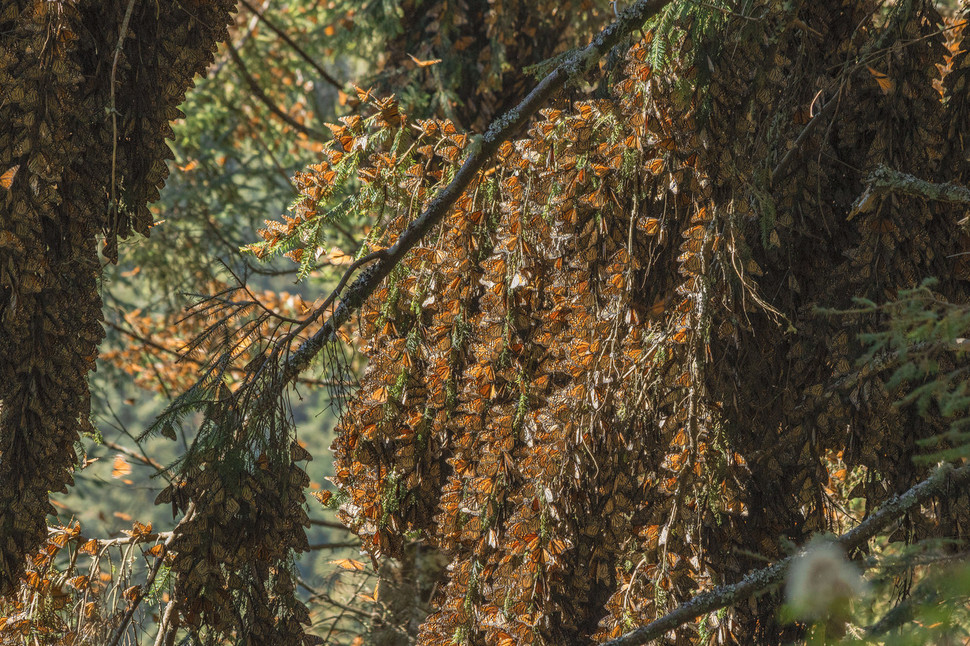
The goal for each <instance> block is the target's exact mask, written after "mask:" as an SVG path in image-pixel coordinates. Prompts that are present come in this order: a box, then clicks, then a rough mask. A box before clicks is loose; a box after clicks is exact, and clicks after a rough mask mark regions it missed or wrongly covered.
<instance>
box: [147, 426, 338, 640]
mask: <svg viewBox="0 0 970 646" xmlns="http://www.w3.org/2000/svg"><path fill="white" fill-rule="evenodd" d="M232 450H235V451H236V452H237V453H242V452H244V451H245V447H235V449H232ZM219 457H220V458H221V460H219V462H220V464H221V468H218V469H217V467H215V466H213V465H214V464H215V463H216V462H217V460H216V455H215V452H214V451H213V452H212V453H211V454H207V455H204V456H202V459H201V460H200V461H199V462H198V464H201V465H205V468H202V467H195V466H194V467H190V468H189V469H188V470H187V471H186V473H185V474H184V479H182V480H179V481H176V482H174V483H173V484H171V485H169V486H168V487H166V488H165V489H164V490H162V492H161V493H160V494H159V495H158V498H157V499H156V500H155V502H156V504H169V503H170V504H172V505H173V508H175V509H177V510H178V511H181V512H182V513H186V514H187V515H189V517H188V518H187V520H186V521H185V522H183V523H181V524H180V525H179V528H178V530H177V535H176V537H175V539H174V540H173V541H172V546H171V547H172V550H173V552H174V556H173V559H172V563H171V567H172V571H173V572H175V573H176V578H175V582H174V598H175V600H176V601H175V609H176V610H177V615H176V619H175V620H174V624H173V625H171V626H169V627H168V629H169V630H170V631H172V634H174V631H175V630H177V629H178V628H180V627H181V628H183V629H186V630H188V631H190V632H191V633H192V634H194V635H195V636H196V637H197V638H199V639H202V640H203V641H206V640H208V641H209V642H215V641H217V640H219V639H222V638H232V639H235V640H238V642H239V643H254V644H311V643H319V640H316V639H315V638H313V637H310V636H307V635H306V634H305V632H304V625H305V624H309V623H310V615H309V612H308V610H307V608H306V606H305V605H304V604H303V602H301V601H300V600H298V599H297V598H296V594H295V590H296V583H295V581H294V578H293V572H292V571H291V570H290V567H291V566H290V563H291V560H292V554H293V552H305V551H307V550H308V549H309V544H308V543H307V538H306V533H305V530H304V528H305V527H309V526H310V520H309V517H308V516H307V514H306V511H305V509H304V508H305V506H306V499H305V497H304V493H303V492H304V489H305V488H306V487H307V486H308V485H309V484H310V478H309V477H308V476H307V474H306V472H305V471H304V470H303V469H302V468H300V467H299V466H297V465H296V462H300V461H304V460H309V459H311V457H310V454H309V453H308V452H307V450H306V449H304V448H303V447H301V446H300V445H299V444H297V443H296V442H293V443H292V444H291V445H290V447H289V450H288V451H286V452H284V453H282V454H279V453H269V452H267V453H263V454H261V455H260V456H259V457H258V458H257V459H256V462H255V468H253V469H246V468H243V465H244V460H243V458H242V457H240V456H239V455H237V456H235V459H233V458H232V456H229V457H228V458H227V456H224V455H223V456H219ZM233 465H235V468H233ZM190 504H191V505H192V506H191V507H190Z"/></svg>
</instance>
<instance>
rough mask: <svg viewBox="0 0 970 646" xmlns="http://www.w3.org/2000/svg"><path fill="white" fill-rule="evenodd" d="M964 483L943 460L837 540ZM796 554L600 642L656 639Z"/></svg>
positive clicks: (964, 471)
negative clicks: (920, 480)
mask: <svg viewBox="0 0 970 646" xmlns="http://www.w3.org/2000/svg"><path fill="white" fill-rule="evenodd" d="M967 484H970V466H964V467H960V468H959V469H954V468H953V466H952V465H950V464H944V465H943V466H941V467H939V468H938V469H936V471H934V472H933V474H932V475H930V476H929V477H928V478H927V479H926V480H923V481H922V482H920V483H919V484H916V485H914V486H913V487H912V488H910V489H909V490H908V491H906V492H905V493H903V494H900V495H898V496H894V497H892V498H890V499H889V500H887V501H886V502H885V503H884V504H883V505H882V506H881V507H880V508H879V510H878V511H876V512H875V513H873V514H872V516H870V517H869V518H867V519H866V520H864V521H863V522H862V523H860V524H859V525H858V526H856V527H855V528H853V529H852V530H850V531H848V532H846V533H845V534H842V535H841V536H839V537H838V538H836V542H837V543H838V544H839V545H841V546H842V548H843V549H844V550H846V551H848V550H851V549H854V548H856V547H859V546H860V545H863V544H864V543H866V542H867V541H868V540H869V539H870V538H872V537H873V536H875V535H876V534H877V533H879V532H880V531H881V530H882V529H883V528H885V527H886V526H887V525H889V524H890V523H892V522H893V521H895V520H897V519H898V518H899V517H900V516H902V515H903V514H905V513H906V512H908V511H909V510H911V509H912V508H913V507H915V506H917V505H919V504H921V503H923V502H925V501H927V500H928V499H930V498H932V497H933V496H936V495H940V494H945V493H946V492H947V489H949V490H950V491H957V490H959V489H960V488H961V487H963V486H965V485H967ZM796 556H797V555H795V556H789V557H788V558H786V559H783V560H781V561H778V562H777V563H775V564H774V565H771V566H768V567H766V568H763V569H761V570H756V571H755V572H752V573H750V574H748V575H747V576H746V577H744V578H743V579H741V580H740V581H739V582H737V583H732V584H730V585H723V586H720V587H718V588H715V589H713V590H711V591H709V592H705V593H703V594H699V595H697V596H696V597H694V598H693V599H691V600H690V601H687V602H686V603H683V604H681V605H680V606H678V607H677V608H675V609H674V610H673V611H671V612H669V613H667V614H666V615H664V616H663V617H661V618H660V619H657V620H656V621H653V622H651V623H649V624H647V625H646V626H643V627H641V628H637V629H636V630H634V631H632V632H629V633H627V634H625V635H621V636H619V637H617V638H616V639H613V640H611V641H608V642H606V643H605V644H604V645H603V646H639V645H640V644H646V643H649V642H651V641H653V640H655V639H659V638H660V637H661V636H662V635H664V634H666V633H668V632H670V631H671V630H675V629H676V628H679V627H680V626H683V625H684V624H686V623H687V622H689V621H693V620H694V619H697V618H698V617H700V616H701V615H705V614H707V613H709V612H714V611H715V610H719V609H721V608H725V607H727V606H733V605H737V604H738V603H739V602H740V601H743V600H745V599H747V598H749V597H752V596H754V595H755V594H757V593H758V592H762V591H764V590H766V589H767V588H769V587H771V586H773V585H775V584H777V583H780V582H781V581H782V579H783V578H784V577H785V573H786V572H787V571H788V566H789V565H790V564H791V562H792V561H793V560H794V559H795V558H796Z"/></svg>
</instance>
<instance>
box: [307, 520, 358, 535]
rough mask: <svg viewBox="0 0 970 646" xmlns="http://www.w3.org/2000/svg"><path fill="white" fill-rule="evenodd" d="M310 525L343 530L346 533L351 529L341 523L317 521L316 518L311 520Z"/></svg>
mask: <svg viewBox="0 0 970 646" xmlns="http://www.w3.org/2000/svg"><path fill="white" fill-rule="evenodd" d="M310 524H311V525H317V526H319V527H330V528H332V529H342V530H343V531H345V532H349V531H350V528H349V527H347V526H346V525H341V524H340V523H334V522H332V521H329V520H317V519H315V518H311V519H310Z"/></svg>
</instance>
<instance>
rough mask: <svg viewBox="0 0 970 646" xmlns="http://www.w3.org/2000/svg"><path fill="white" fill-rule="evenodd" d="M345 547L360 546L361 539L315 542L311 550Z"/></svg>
mask: <svg viewBox="0 0 970 646" xmlns="http://www.w3.org/2000/svg"><path fill="white" fill-rule="evenodd" d="M345 547H360V541H345V542H343V543H315V544H313V545H311V546H310V549H311V550H338V549H342V548H345Z"/></svg>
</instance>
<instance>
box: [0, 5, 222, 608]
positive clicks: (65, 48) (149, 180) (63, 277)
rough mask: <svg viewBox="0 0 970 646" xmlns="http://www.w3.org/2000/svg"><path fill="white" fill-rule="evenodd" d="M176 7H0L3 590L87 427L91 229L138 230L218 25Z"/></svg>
mask: <svg viewBox="0 0 970 646" xmlns="http://www.w3.org/2000/svg"><path fill="white" fill-rule="evenodd" d="M129 4H131V6H132V9H133V11H132V12H131V16H130V20H128V21H127V22H126V21H125V20H124V16H125V10H126V7H128V6H129ZM189 4H190V5H191V6H192V7H193V8H192V11H191V12H190V13H191V15H189V14H187V13H186V11H185V6H186V4H185V3H184V2H163V3H161V5H160V4H159V3H143V2H134V3H133V4H132V3H129V2H123V1H121V0H118V1H114V2H83V1H70V2H68V1H65V2H48V1H44V0H12V1H10V2H4V3H3V5H2V8H0V187H2V188H0V213H2V218H0V267H2V269H0V536H2V539H0V592H3V593H7V592H9V591H10V590H11V589H12V586H13V585H14V583H15V582H16V580H17V578H18V575H19V574H20V573H21V572H22V571H23V567H24V556H25V555H26V554H29V553H31V552H32V551H33V550H34V549H35V548H36V547H37V546H38V545H39V544H40V543H41V542H42V541H43V540H45V539H46V538H47V527H46V524H45V522H44V517H45V515H46V514H47V513H49V512H50V511H51V508H50V506H49V504H48V492H49V491H61V490H64V488H65V487H66V486H68V485H69V484H71V482H72V480H71V473H70V472H71V470H72V468H73V465H74V461H75V452H74V445H75V443H76V442H77V441H78V439H79V433H80V432H83V431H85V430H91V428H90V423H89V422H88V416H89V414H90V410H89V409H90V396H89V393H88V390H87V385H86V384H87V381H86V380H87V375H88V372H89V371H90V370H92V369H93V368H94V361H95V358H96V356H97V348H98V343H99V342H100V340H101V338H102V336H103V331H102V328H101V324H100V321H101V319H102V315H101V299H100V297H99V294H98V284H97V281H98V277H99V275H100V262H99V258H98V250H97V247H96V237H97V235H98V234H99V233H101V232H103V233H104V234H105V236H106V244H105V248H104V254H105V256H106V257H107V258H109V259H110V260H116V259H117V239H118V237H125V236H127V235H129V234H130V233H131V231H132V230H135V231H139V232H141V233H143V234H146V235H147V232H148V227H149V225H150V224H151V215H150V213H149V211H148V208H147V202H149V201H151V200H153V199H156V198H157V197H158V190H157V189H158V187H159V186H161V185H162V183H163V182H164V179H165V176H166V174H167V169H166V165H165V159H167V158H170V157H171V152H170V151H169V149H168V146H167V144H166V143H165V138H166V137H167V136H169V135H170V134H171V128H170V127H169V125H168V123H169V121H170V120H171V119H174V118H176V117H179V116H181V113H179V111H178V110H177V109H176V107H175V106H176V105H177V104H178V103H179V102H180V101H181V100H182V98H183V97H184V95H185V90H186V89H187V88H188V87H189V85H190V83H191V81H192V79H193V77H194V76H195V75H196V74H197V73H200V72H202V71H204V69H205V67H206V66H207V65H208V63H209V62H210V61H211V60H212V49H213V48H214V46H215V44H216V42H218V40H220V39H222V38H225V37H226V35H227V29H226V25H227V24H228V22H229V17H230V11H231V10H232V8H233V3H232V2H230V1H229V0H220V1H218V2H191V3H189ZM123 23H125V28H126V32H125V33H124V34H123V35H122V34H121V32H122V25H123ZM119 39H121V41H122V42H120V43H119ZM116 45H117V46H118V47H120V51H119V52H118V55H117V64H116V65H115V64H114V62H115V60H114V56H113V54H114V53H115V49H116ZM112 88H113V90H114V91H113V92H112ZM112 96H114V100H113V101H112V98H111V97H112ZM113 124H114V125H113ZM112 198H114V201H112Z"/></svg>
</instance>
